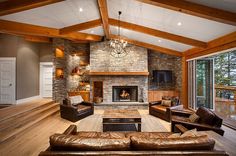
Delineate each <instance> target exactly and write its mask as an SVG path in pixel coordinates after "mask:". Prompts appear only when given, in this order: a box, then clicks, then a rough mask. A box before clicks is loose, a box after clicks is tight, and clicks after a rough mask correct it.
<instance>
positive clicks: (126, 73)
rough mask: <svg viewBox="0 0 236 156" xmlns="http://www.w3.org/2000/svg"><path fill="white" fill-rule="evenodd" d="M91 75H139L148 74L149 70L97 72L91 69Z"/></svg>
mask: <svg viewBox="0 0 236 156" xmlns="http://www.w3.org/2000/svg"><path fill="white" fill-rule="evenodd" d="M89 75H93V76H98V75H104V76H106V75H108V76H126V75H139V76H148V75H149V72H96V71H90V73H89Z"/></svg>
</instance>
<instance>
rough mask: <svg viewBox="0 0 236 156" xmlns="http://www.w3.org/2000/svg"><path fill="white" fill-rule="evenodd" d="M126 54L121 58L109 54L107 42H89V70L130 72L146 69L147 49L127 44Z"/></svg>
mask: <svg viewBox="0 0 236 156" xmlns="http://www.w3.org/2000/svg"><path fill="white" fill-rule="evenodd" d="M127 51H128V54H127V55H126V56H125V57H122V58H115V57H113V56H111V55H110V47H109V46H108V42H96V43H91V44H90V68H91V71H99V72H102V71H105V72H114V71H122V72H132V71H142V72H143V71H146V72H147V71H148V63H147V59H148V57H147V49H146V48H142V47H137V46H133V45H129V46H128V47H127Z"/></svg>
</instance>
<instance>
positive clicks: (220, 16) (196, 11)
mask: <svg viewBox="0 0 236 156" xmlns="http://www.w3.org/2000/svg"><path fill="white" fill-rule="evenodd" d="M138 1H140V2H143V3H147V4H151V5H155V6H158V7H163V8H167V9H170V10H174V11H178V12H182V13H185V14H190V15H193V16H198V17H202V18H206V19H209V20H213V21H217V22H221V23H226V24H231V25H235V26H236V13H233V12H229V11H224V10H220V9H216V8H211V7H208V6H204V5H200V4H196V3H192V2H188V1H185V0H138Z"/></svg>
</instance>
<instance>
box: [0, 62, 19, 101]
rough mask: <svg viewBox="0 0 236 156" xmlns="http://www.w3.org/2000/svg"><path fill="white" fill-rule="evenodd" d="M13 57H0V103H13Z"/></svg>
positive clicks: (14, 66)
mask: <svg viewBox="0 0 236 156" xmlns="http://www.w3.org/2000/svg"><path fill="white" fill-rule="evenodd" d="M15 62H16V61H15V58H1V59H0V104H15V72H16V70H15V68H16V65H15Z"/></svg>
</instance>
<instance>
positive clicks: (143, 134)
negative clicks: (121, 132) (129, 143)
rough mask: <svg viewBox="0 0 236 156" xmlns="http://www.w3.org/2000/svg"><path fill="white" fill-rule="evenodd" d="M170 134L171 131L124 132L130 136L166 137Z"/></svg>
mask: <svg viewBox="0 0 236 156" xmlns="http://www.w3.org/2000/svg"><path fill="white" fill-rule="evenodd" d="M171 134H172V133H171V132H129V133H126V137H127V138H131V137H133V136H135V137H144V138H167V137H168V136H170V135H171Z"/></svg>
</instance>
